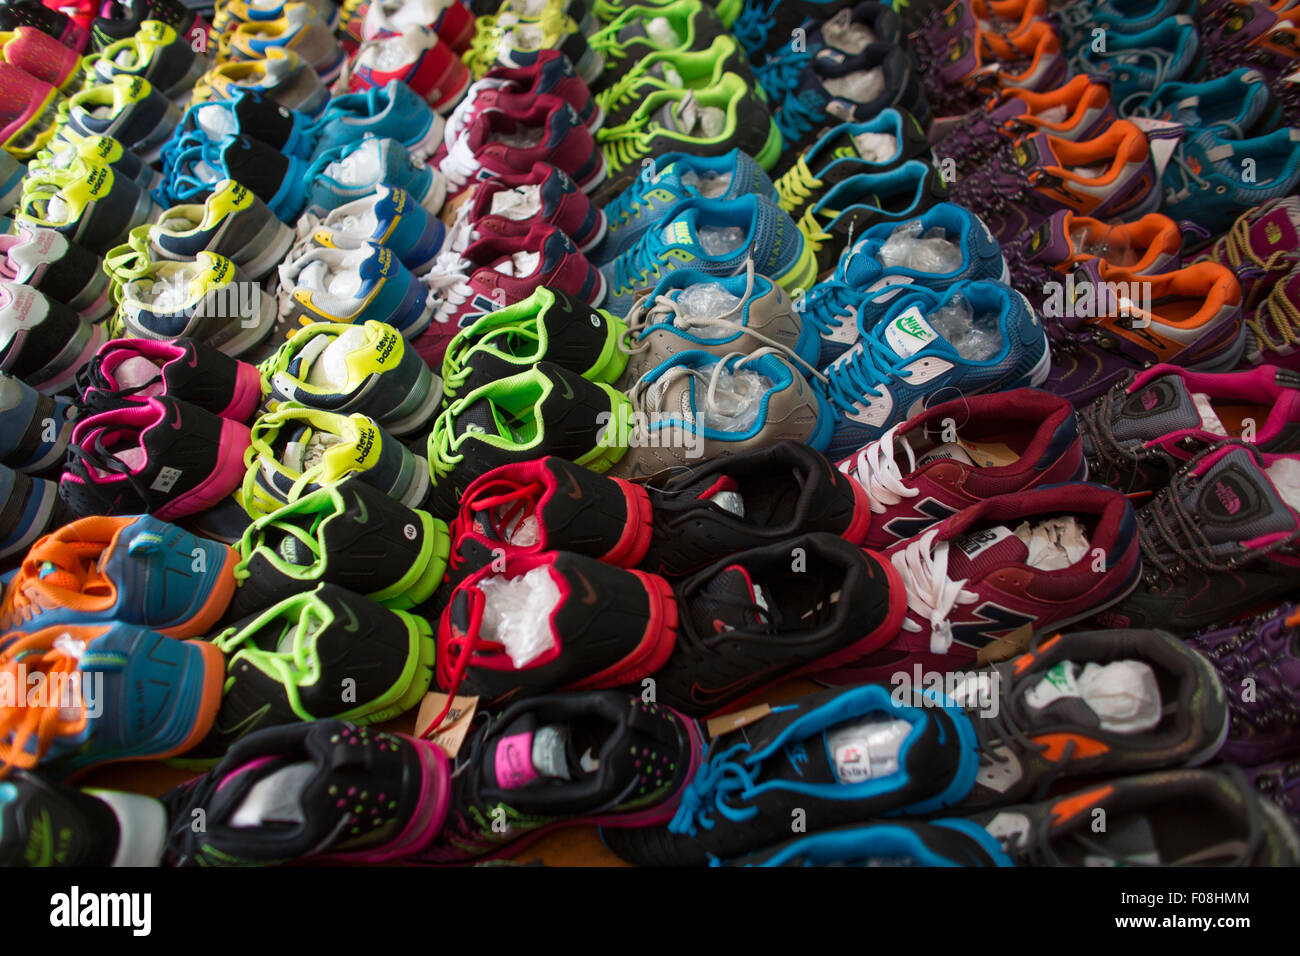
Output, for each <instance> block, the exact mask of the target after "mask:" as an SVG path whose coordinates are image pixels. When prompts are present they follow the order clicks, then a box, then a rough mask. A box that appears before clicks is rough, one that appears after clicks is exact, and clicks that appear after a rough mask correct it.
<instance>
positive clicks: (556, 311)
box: [442, 286, 627, 404]
mask: <svg viewBox="0 0 1300 956" xmlns="http://www.w3.org/2000/svg"><path fill="white" fill-rule="evenodd" d="M625 331H626V326H624V325H623V323H622V322H621V321H620V320H619V319H616V318H614V317H613V316H611V315H610V314H609V313H607V312H601V311H600V310H598V309H593V308H591V307H589V306H587V305H586V304H585V303H583V302H581V301H580V300H575V299H573V298H572V297H570V296H568V295H566V294H564V293H563V292H560V291H557V290H553V289H549V288H547V287H545V286H540V287H538V289H537V291H536V292H534V293H533V294H532V295H530V296H529V297H528V298H527V299H523V300H521V301H519V302H516V303H514V304H513V305H508V306H506V307H505V308H503V309H498V310H497V311H495V312H489V313H487V314H486V315H481V316H479V317H478V318H477V319H475V320H474V322H473V323H472V324H471V325H468V326H466V327H465V328H463V329H461V330H460V331H459V332H457V333H456V337H455V338H453V339H452V340H451V343H450V344H449V345H448V346H447V354H446V356H445V358H444V359H443V364H442V371H443V382H444V392H443V396H442V397H443V398H444V400H445V401H446V402H447V404H451V403H452V402H454V401H455V400H456V399H457V397H459V396H460V395H465V394H468V393H469V392H472V391H474V390H475V389H477V388H479V387H481V386H483V385H487V384H489V383H491V382H495V381H496V380H498V379H502V378H509V377H510V376H512V375H516V374H518V373H519V372H525V371H527V370H528V369H530V368H532V367H533V366H535V365H536V364H537V363H538V362H553V363H555V364H556V365H560V366H562V367H564V368H566V369H568V370H569V371H571V372H576V373H577V374H579V375H581V376H582V377H583V378H585V379H587V380H588V381H591V382H604V383H607V384H611V385H612V384H613V383H615V382H617V381H618V380H619V376H620V374H621V373H622V371H623V367H624V365H625V364H626V362H627V356H626V355H625V353H624V352H623V351H622V349H620V348H619V340H620V339H621V338H622V336H623V334H624V332H625Z"/></svg>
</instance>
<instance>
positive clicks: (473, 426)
mask: <svg viewBox="0 0 1300 956" xmlns="http://www.w3.org/2000/svg"><path fill="white" fill-rule="evenodd" d="M456 426H457V427H456V434H457V435H465V434H468V433H470V432H475V431H477V432H486V433H487V434H489V435H499V436H501V437H502V438H507V439H511V438H513V437H514V432H513V431H512V430H511V428H510V426H509V424H507V422H506V420H505V419H504V418H503V417H502V415H501V411H500V409H498V408H497V406H496V405H495V404H494V403H493V402H490V401H488V400H487V399H486V398H481V399H479V400H478V401H476V402H474V403H472V404H471V405H469V406H468V407H467V408H465V409H464V410H463V411H462V412H461V413H460V414H459V415H457V416H456Z"/></svg>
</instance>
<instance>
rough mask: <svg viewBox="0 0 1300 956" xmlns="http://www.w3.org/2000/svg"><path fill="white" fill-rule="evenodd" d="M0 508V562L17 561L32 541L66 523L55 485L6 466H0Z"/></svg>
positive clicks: (57, 488)
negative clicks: (0, 559)
mask: <svg viewBox="0 0 1300 956" xmlns="http://www.w3.org/2000/svg"><path fill="white" fill-rule="evenodd" d="M0 505H3V510H2V511H0V558H10V557H18V558H20V559H21V556H22V555H24V554H26V553H27V549H28V547H29V546H30V545H31V543H32V542H33V541H35V540H36V539H37V538H39V537H40V536H41V535H43V534H45V533H46V532H48V531H49V530H50V529H51V528H54V527H58V526H59V525H61V524H63V522H64V521H65V520H66V516H65V514H64V509H63V506H62V504H61V503H60V501H59V487H58V485H57V484H55V483H54V482H53V481H46V480H45V479H43V478H32V477H31V476H29V475H25V474H23V473H22V472H20V471H14V470H13V469H12V468H10V467H8V466H7V465H0Z"/></svg>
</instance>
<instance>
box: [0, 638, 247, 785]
mask: <svg viewBox="0 0 1300 956" xmlns="http://www.w3.org/2000/svg"><path fill="white" fill-rule="evenodd" d="M19 671H21V672H22V673H23V674H24V675H25V678H26V680H24V686H27V680H30V678H31V677H32V675H34V674H37V673H39V674H41V675H42V677H43V678H44V680H45V682H46V685H47V686H59V687H64V688H74V689H73V690H71V691H70V692H69V693H70V694H71V695H72V700H73V703H72V706H71V707H65V706H61V702H60V701H50V702H49V703H48V704H46V705H45V706H42V707H24V708H22V709H21V710H18V709H17V708H13V707H6V708H5V711H6V713H5V727H6V733H5V736H4V740H3V741H2V742H0V777H3V776H7V775H8V773H9V771H10V770H12V769H13V768H15V767H17V768H21V769H24V770H31V769H34V768H36V767H40V769H41V771H42V772H44V773H49V774H50V775H52V776H54V777H56V778H59V779H64V780H67V779H69V778H70V777H74V776H79V775H81V774H84V773H85V772H86V771H88V770H90V769H92V768H94V767H98V766H101V765H103V764H107V763H118V762H121V761H135V760H162V759H166V758H168V757H174V756H176V755H178V754H182V753H184V752H186V751H187V750H189V749H190V748H192V747H193V746H194V745H195V744H197V743H198V742H199V741H200V740H202V739H203V737H204V735H205V734H207V732H208V730H209V729H210V728H211V727H212V723H213V720H214V719H215V717H216V714H217V707H218V705H219V704H220V702H221V682H222V680H223V679H224V677H225V662H224V661H223V660H222V657H221V651H220V650H219V649H218V648H217V647H216V646H215V645H213V644H210V643H208V642H207V641H178V640H175V639H174V638H170V637H165V636H164V635H162V634H159V633H157V632H156V631H151V630H148V629H147V628H143V627H137V626H135V625H133V624H123V623H121V622H120V621H114V622H111V623H108V624H70V625H60V626H58V627H48V628H44V629H42V630H39V631H34V632H32V633H31V634H25V635H23V636H22V637H20V638H19V639H18V640H17V641H15V642H14V643H12V644H10V645H9V647H8V648H6V649H5V650H4V651H3V652H2V653H0V672H3V673H4V674H5V678H6V679H7V680H16V679H17V674H18V672H19ZM87 685H89V686H93V687H94V688H95V689H96V691H98V693H96V694H95V695H94V696H93V697H92V695H91V694H89V693H86V694H84V696H83V693H82V692H81V691H79V690H77V689H76V688H83V687H84V686H87Z"/></svg>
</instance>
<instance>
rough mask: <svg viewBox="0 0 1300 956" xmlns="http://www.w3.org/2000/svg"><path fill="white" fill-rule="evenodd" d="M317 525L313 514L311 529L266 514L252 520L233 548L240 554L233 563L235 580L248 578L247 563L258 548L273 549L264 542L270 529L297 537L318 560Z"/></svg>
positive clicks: (289, 520) (287, 519) (240, 580)
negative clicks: (264, 517)
mask: <svg viewBox="0 0 1300 956" xmlns="http://www.w3.org/2000/svg"><path fill="white" fill-rule="evenodd" d="M318 526H319V525H318V523H317V522H316V520H315V516H313V521H312V529H311V531H306V530H304V529H303V528H301V527H300V526H299V525H298V524H297V523H296V522H294V521H293V520H292V519H290V518H275V517H273V516H271V515H268V516H267V518H266V519H264V520H258V521H254V522H253V523H252V524H251V525H249V526H248V528H247V530H245V531H244V534H243V536H242V537H241V538H240V539H239V544H238V545H236V546H235V550H236V551H237V552H238V553H239V555H240V558H239V560H238V561H237V562H236V563H235V580H236V581H237V582H243V581H245V580H247V579H248V577H249V575H250V573H251V572H250V571H249V570H248V565H249V562H251V561H252V560H253V555H254V554H255V553H256V552H257V549H258V548H263V547H265V548H267V549H268V550H274V549H272V548H271V547H270V545H268V544H267V543H266V542H267V538H268V537H270V532H271V530H272V529H274V530H275V531H276V532H279V533H280V534H282V535H287V536H290V537H293V538H297V539H298V543H299V544H301V545H302V546H303V547H305V548H307V550H309V551H310V552H311V553H312V555H314V556H315V558H316V561H319V560H320V552H321V547H320V542H319V541H317V540H316V535H315V531H316V529H317V527H318ZM313 563H314V562H313Z"/></svg>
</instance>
